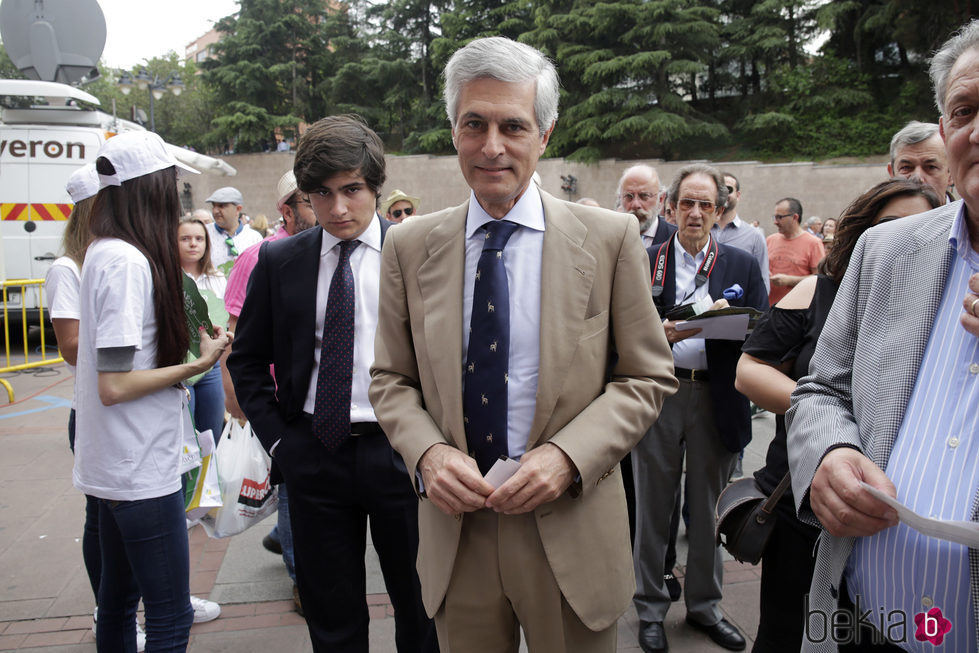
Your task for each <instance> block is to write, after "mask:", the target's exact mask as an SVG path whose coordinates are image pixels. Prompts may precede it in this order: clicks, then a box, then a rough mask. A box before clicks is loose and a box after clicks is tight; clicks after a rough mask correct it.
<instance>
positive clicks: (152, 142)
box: [98, 131, 200, 188]
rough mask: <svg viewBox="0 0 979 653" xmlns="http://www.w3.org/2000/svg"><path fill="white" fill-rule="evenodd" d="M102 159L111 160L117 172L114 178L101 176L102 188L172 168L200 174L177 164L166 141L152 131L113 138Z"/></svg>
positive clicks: (100, 174)
mask: <svg viewBox="0 0 979 653" xmlns="http://www.w3.org/2000/svg"><path fill="white" fill-rule="evenodd" d="M98 158H105V159H107V160H108V161H109V163H111V164H112V167H113V168H115V174H112V175H104V174H102V173H99V179H100V180H101V186H102V188H105V187H107V186H121V185H122V182H124V181H129V180H130V179H135V178H136V177H142V176H143V175H148V174H150V173H151V172H157V171H158V170H165V169H166V168H169V167H170V166H176V167H177V170H178V171H180V170H184V171H186V172H192V173H194V174H195V175H199V174H200V172H199V171H197V170H195V169H193V168H191V167H190V166H188V165H185V164H183V163H181V162H180V161H177V159H176V158H174V156H173V155H172V154H171V153H170V150H168V149H167V146H166V143H164V142H163V139H162V138H160V137H159V136H158V135H157V134H155V133H154V132H150V131H132V132H125V133H122V134H118V135H116V136H113V137H112V138H110V139H109V140H107V141H106V142H105V144H103V145H102V148H101V149H100V150H99V157H98Z"/></svg>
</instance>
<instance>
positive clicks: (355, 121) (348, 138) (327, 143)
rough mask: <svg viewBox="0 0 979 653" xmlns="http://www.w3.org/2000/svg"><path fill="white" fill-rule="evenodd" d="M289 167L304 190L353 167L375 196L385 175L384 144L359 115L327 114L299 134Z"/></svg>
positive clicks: (309, 189)
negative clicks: (293, 159)
mask: <svg viewBox="0 0 979 653" xmlns="http://www.w3.org/2000/svg"><path fill="white" fill-rule="evenodd" d="M292 170H293V172H294V173H295V174H296V185H297V186H298V187H299V190H301V191H303V192H304V193H312V192H313V191H315V190H316V189H318V188H319V187H320V185H321V184H322V183H323V181H324V180H325V179H329V178H330V177H332V176H333V175H335V174H338V173H341V172H350V171H354V170H356V171H358V172H359V173H360V174H361V175H362V176H363V177H364V181H365V182H367V186H368V187H369V188H370V189H371V191H372V192H373V193H374V196H375V197H377V196H378V195H380V193H381V187H382V186H383V185H384V179H385V170H384V144H383V143H382V142H381V139H380V138H378V136H377V134H375V133H374V130H372V129H371V128H370V127H368V126H367V123H365V122H364V119H363V118H361V117H360V116H356V115H353V114H347V115H341V116H327V117H326V118H321V119H319V120H317V121H316V122H314V123H313V124H312V125H311V126H310V128H309V129H307V130H306V131H305V132H303V135H302V136H301V137H300V138H299V147H297V148H296V160H295V162H294V163H293V167H292Z"/></svg>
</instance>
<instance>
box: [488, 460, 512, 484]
mask: <svg viewBox="0 0 979 653" xmlns="http://www.w3.org/2000/svg"><path fill="white" fill-rule="evenodd" d="M518 469H520V461H518V460H514V459H513V458H500V459H499V460H497V461H496V462H495V463H493V466H492V467H490V470H489V471H488V472H486V476H484V477H483V478H485V479H486V482H487V483H489V484H490V485H492V486H493V487H494V488H497V487H500V486H501V485H503V484H504V483H506V481H507V479H508V478H510V477H511V476H513V475H514V474H516V473H517V470H518Z"/></svg>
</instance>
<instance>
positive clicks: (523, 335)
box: [459, 183, 545, 458]
mask: <svg viewBox="0 0 979 653" xmlns="http://www.w3.org/2000/svg"><path fill="white" fill-rule="evenodd" d="M503 219H504V220H509V221H511V222H516V223H517V224H518V225H520V227H519V228H517V229H516V230H515V231H514V232H513V234H512V235H511V236H510V239H509V240H508V241H507V244H506V247H505V248H504V249H503V265H504V267H505V268H506V276H507V286H508V290H509V294H510V362H509V366H508V374H509V377H508V380H507V449H508V455H509V456H510V457H511V458H519V457H520V456H522V455H523V454H524V452H525V451H526V450H527V439H528V438H529V437H530V427H531V425H532V423H533V421H534V412H535V411H536V410H537V399H536V397H537V378H538V375H539V372H540V293H541V263H542V255H543V252H544V228H545V226H544V206H543V204H541V199H540V193H539V192H537V185H536V184H533V183H531V184H528V185H527V190H526V191H524V194H523V195H522V196H521V197H520V199H519V200H518V201H517V203H516V204H515V205H514V206H513V208H512V209H510V212H509V213H507V214H506V215H505V216H503ZM491 221H493V218H492V217H490V215H489V214H488V213H487V212H486V211H484V210H483V207H481V206H480V205H479V202H478V201H477V199H476V195H475V194H471V195H470V198H469V213H468V215H467V216H466V268H465V270H464V276H463V280H462V287H463V293H464V294H463V301H462V360H461V361H459V369H460V370H461V369H462V367H463V365H465V362H466V358H467V356H468V354H469V323H470V322H471V321H472V304H473V284H474V283H475V280H476V265H477V263H479V257H480V254H482V252H483V243H484V242H485V241H486V238H485V236H484V232H483V231H482V230H481V229H480V227H482V226H483V225H484V224H486V223H487V222H491Z"/></svg>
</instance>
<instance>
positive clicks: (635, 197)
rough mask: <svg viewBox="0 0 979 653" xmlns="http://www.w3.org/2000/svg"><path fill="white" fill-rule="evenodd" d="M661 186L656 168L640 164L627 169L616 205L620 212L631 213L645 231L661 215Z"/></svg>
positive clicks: (623, 175) (640, 228) (621, 180)
mask: <svg viewBox="0 0 979 653" xmlns="http://www.w3.org/2000/svg"><path fill="white" fill-rule="evenodd" d="M659 196H660V185H659V175H658V174H656V168H654V167H652V166H649V165H645V164H639V165H634V166H632V167H630V168H627V169H626V171H625V172H623V173H622V177H621V178H620V179H619V188H618V193H617V200H616V204H617V206H618V208H619V210H620V211H624V212H626V213H631V214H632V215H634V216H636V218H637V219H638V220H639V230H640V231H645V230H646V228H647V227H649V224H650V223H651V222H652V220H653V218H655V217H656V216H657V215H658V214H659Z"/></svg>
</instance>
